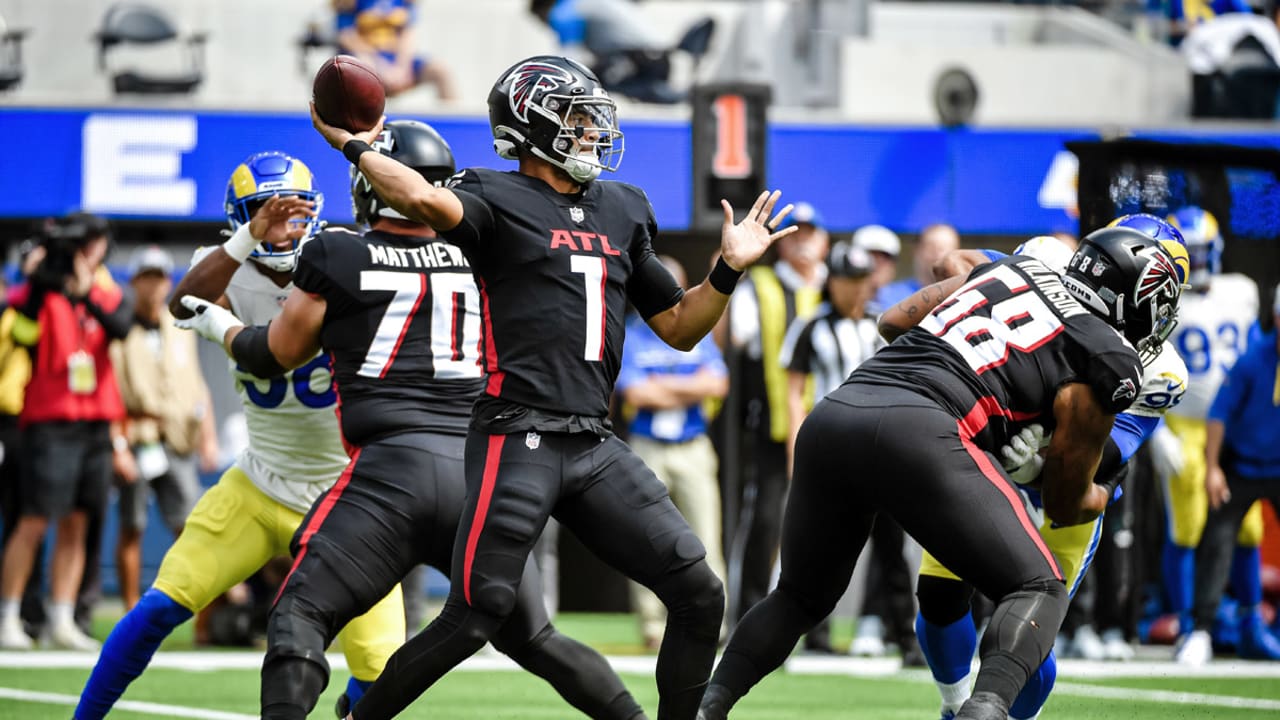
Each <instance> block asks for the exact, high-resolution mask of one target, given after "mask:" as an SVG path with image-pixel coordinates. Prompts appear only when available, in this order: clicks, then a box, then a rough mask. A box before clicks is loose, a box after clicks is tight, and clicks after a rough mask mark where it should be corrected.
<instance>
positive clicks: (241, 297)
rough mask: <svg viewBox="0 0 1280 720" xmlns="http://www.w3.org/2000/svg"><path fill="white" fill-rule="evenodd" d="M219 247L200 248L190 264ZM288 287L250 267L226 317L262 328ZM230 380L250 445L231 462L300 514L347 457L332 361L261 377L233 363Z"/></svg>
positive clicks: (239, 278)
mask: <svg viewBox="0 0 1280 720" xmlns="http://www.w3.org/2000/svg"><path fill="white" fill-rule="evenodd" d="M217 249H218V248H217V246H211V247H207V248H200V249H199V250H197V251H196V254H195V255H194V256H193V257H192V258H191V264H192V266H193V267H194V266H195V265H196V264H197V263H199V262H200V260H201V259H203V258H204V257H205V255H207V254H208V253H210V252H213V251H216V250H217ZM292 287H293V286H292V285H286V286H285V287H283V288H282V287H279V286H277V285H276V284H275V283H274V282H272V281H271V279H270V278H268V277H267V276H266V275H263V274H262V273H261V272H260V271H259V270H258V268H256V267H253V266H251V265H250V264H249V263H248V262H246V263H245V264H244V265H242V266H241V267H240V269H239V270H236V272H235V274H234V275H232V276H231V282H230V284H228V285H227V289H226V293H225V294H226V296H227V299H228V300H229V301H230V302H231V312H233V313H235V315H236V317H237V318H240V320H241V321H242V322H244V323H245V324H246V325H266V324H267V323H269V322H271V321H272V320H274V319H275V317H276V316H277V315H279V314H280V309H281V307H282V306H283V304H284V299H285V298H286V297H288V295H289V291H290V290H291V289H292ZM231 377H232V380H233V381H234V382H235V384H236V390H237V391H238V392H239V394H240V401H241V403H242V404H243V405H244V414H245V423H246V425H247V426H248V430H249V446H248V447H247V448H246V449H245V451H244V452H243V453H241V454H240V457H239V458H237V459H236V464H237V465H238V466H239V467H240V469H241V470H243V471H244V472H245V474H246V475H248V476H249V479H250V480H251V481H252V482H253V484H254V485H255V486H256V487H257V488H258V489H259V490H261V491H262V492H263V493H265V494H266V495H267V497H270V498H271V499H273V500H275V501H277V502H279V503H281V504H282V505H284V506H286V507H288V508H291V509H293V510H295V511H297V512H300V513H305V512H307V510H309V509H310V508H311V504H312V503H313V502H315V499H316V498H318V497H320V495H322V494H323V493H324V492H325V491H327V490H328V489H329V488H330V487H331V486H332V485H333V483H334V482H335V481H337V479H338V476H339V475H341V474H342V469H343V468H344V467H346V465H347V461H348V460H349V458H348V457H347V453H346V452H345V451H344V450H343V448H342V438H341V436H340V435H339V434H338V420H337V417H336V416H335V415H334V406H335V404H336V402H337V396H336V394H335V393H334V389H333V376H332V374H331V373H330V370H329V357H328V356H327V355H325V354H323V353H321V354H319V355H316V356H315V357H314V358H312V359H311V361H310V362H308V363H307V364H305V365H303V366H302V367H300V368H296V369H294V370H290V371H289V372H286V373H285V374H284V375H281V376H279V377H274V378H269V379H264V378H259V377H256V376H255V375H253V374H251V373H249V372H246V371H244V370H241V369H240V368H239V367H237V365H236V362H235V361H234V360H232V361H231Z"/></svg>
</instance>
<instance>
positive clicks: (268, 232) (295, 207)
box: [249, 195, 316, 245]
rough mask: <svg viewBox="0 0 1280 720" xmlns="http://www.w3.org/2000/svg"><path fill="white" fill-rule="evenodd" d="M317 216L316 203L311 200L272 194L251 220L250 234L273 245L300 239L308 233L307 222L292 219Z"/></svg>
mask: <svg viewBox="0 0 1280 720" xmlns="http://www.w3.org/2000/svg"><path fill="white" fill-rule="evenodd" d="M315 216H316V204H315V203H314V202H312V201H310V200H304V199H302V198H300V197H293V196H290V197H283V196H280V195H272V196H271V197H269V198H267V201H266V202H265V203H263V204H262V207H260V208H258V211H257V212H255V213H254V214H253V218H252V219H251V220H249V234H250V235H252V236H253V237H254V239H255V240H259V241H261V242H265V243H270V244H272V245H275V244H277V243H282V242H284V241H286V240H298V239H301V238H302V236H303V235H306V234H307V223H306V222H290V221H291V220H305V219H306V218H313V217H315Z"/></svg>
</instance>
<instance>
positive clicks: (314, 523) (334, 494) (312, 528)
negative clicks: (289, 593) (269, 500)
mask: <svg viewBox="0 0 1280 720" xmlns="http://www.w3.org/2000/svg"><path fill="white" fill-rule="evenodd" d="M361 449H362V448H358V447H357V448H355V449H354V451H353V452H352V453H351V460H350V462H348V463H347V467H346V469H345V470H343V471H342V475H340V476H339V477H338V482H336V483H334V484H333V487H331V488H329V492H327V493H325V494H324V499H323V500H321V501H320V507H318V508H316V512H315V514H314V515H312V516H311V522H309V523H307V527H306V529H305V530H303V531H302V540H300V541H299V542H298V556H297V557H295V558H294V559H293V565H292V566H291V567H290V568H289V574H288V575H285V576H284V582H282V583H280V589H279V590H277V591H276V599H275V600H272V601H271V604H272V605H275V604H276V603H278V602H280V596H281V595H283V594H284V588H285V586H286V585H288V584H289V578H291V577H293V571H295V570H297V569H298V566H299V565H301V564H302V558H304V557H306V556H307V542H308V541H310V540H311V536H313V535H315V534H316V533H317V532H319V531H320V526H321V525H323V524H324V519H325V518H327V517H329V513H330V512H331V511H332V510H333V506H334V505H337V504H338V498H340V497H342V491H343V490H346V489H347V485H349V484H350V483H351V473H352V471H354V470H355V469H356V462H357V461H358V460H360V451H361Z"/></svg>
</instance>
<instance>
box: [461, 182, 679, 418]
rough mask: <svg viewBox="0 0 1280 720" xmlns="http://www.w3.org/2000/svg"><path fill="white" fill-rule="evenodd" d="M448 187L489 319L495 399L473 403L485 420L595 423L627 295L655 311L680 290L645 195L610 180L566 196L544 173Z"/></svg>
mask: <svg viewBox="0 0 1280 720" xmlns="http://www.w3.org/2000/svg"><path fill="white" fill-rule="evenodd" d="M449 186H450V187H451V188H452V189H453V190H454V192H455V193H457V196H458V198H459V199H460V200H461V201H462V205H463V219H462V222H461V223H460V224H459V225H458V226H457V227H456V228H454V229H453V230H450V231H448V232H446V233H444V235H445V237H447V238H448V239H449V240H450V241H451V242H454V243H456V244H457V245H458V246H459V247H461V248H462V249H463V250H464V251H465V252H466V253H467V256H468V257H469V258H470V259H471V268H472V270H473V271H474V272H475V275H476V281H477V284H478V285H479V287H480V296H481V302H482V305H483V312H484V317H485V326H486V330H485V342H484V362H485V371H486V373H487V378H486V383H485V394H486V396H487V398H488V399H485V398H482V399H481V401H480V403H479V404H478V405H477V407H476V415H475V425H476V427H477V428H478V429H482V430H488V431H493V432H507V431H515V430H519V429H522V428H527V429H541V430H574V429H598V428H599V427H600V426H601V425H602V424H603V421H604V418H606V417H607V416H608V413H609V397H610V394H611V393H612V392H613V383H614V380H615V379H617V376H618V368H619V364H620V360H621V355H622V342H623V334H624V327H625V324H626V309H627V301H628V300H630V301H631V302H633V303H634V304H635V306H636V308H637V310H639V311H640V313H641V315H642V316H643V317H646V318H648V317H652V316H653V315H655V314H657V313H659V312H661V311H663V310H666V309H667V308H669V307H671V306H672V305H674V304H675V303H677V302H679V300H680V297H681V293H682V291H681V289H680V287H679V286H678V285H676V283H675V281H674V279H672V278H671V274H670V273H669V272H667V271H666V269H665V268H663V267H662V264H661V262H659V261H658V259H657V258H656V256H655V255H654V252H653V246H652V243H651V240H652V238H653V236H654V235H655V233H656V232H657V223H656V222H655V220H654V217H653V208H652V207H651V206H650V205H649V201H648V198H646V197H645V195H644V192H643V191H641V190H640V189H639V188H636V187H633V186H631V185H627V184H624V183H618V182H607V181H595V182H591V183H588V184H587V185H586V187H585V189H584V190H583V191H582V192H581V193H578V194H573V195H565V194H561V193H558V192H556V191H555V190H554V189H553V188H552V187H551V186H550V185H548V184H547V183H545V182H543V181H542V180H540V179H537V178H533V177H529V176H526V175H521V174H519V173H513V172H497V171H493V170H479V169H471V170H465V171H463V172H461V173H459V174H458V175H456V176H454V178H453V179H452V180H451V181H450V185H449Z"/></svg>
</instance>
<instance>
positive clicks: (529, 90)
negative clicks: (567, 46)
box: [507, 61, 573, 122]
mask: <svg viewBox="0 0 1280 720" xmlns="http://www.w3.org/2000/svg"><path fill="white" fill-rule="evenodd" d="M572 82H573V76H572V75H570V74H569V72H568V71H567V70H565V69H564V68H559V67H556V66H555V65H549V64H547V63H544V62H538V61H532V62H527V63H525V64H523V65H521V66H520V67H518V68H516V69H515V70H514V71H512V73H511V89H510V90H508V91H507V96H508V97H509V98H510V102H511V112H512V113H515V116H516V117H518V118H520V121H521V122H529V102H530V101H531V100H532V99H533V97H534V95H536V94H537V92H538V91H539V90H554V89H556V88H558V87H560V86H561V85H564V84H567V83H572Z"/></svg>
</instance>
